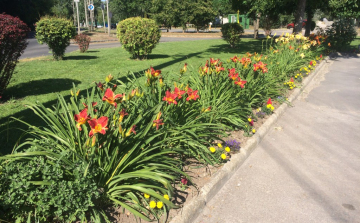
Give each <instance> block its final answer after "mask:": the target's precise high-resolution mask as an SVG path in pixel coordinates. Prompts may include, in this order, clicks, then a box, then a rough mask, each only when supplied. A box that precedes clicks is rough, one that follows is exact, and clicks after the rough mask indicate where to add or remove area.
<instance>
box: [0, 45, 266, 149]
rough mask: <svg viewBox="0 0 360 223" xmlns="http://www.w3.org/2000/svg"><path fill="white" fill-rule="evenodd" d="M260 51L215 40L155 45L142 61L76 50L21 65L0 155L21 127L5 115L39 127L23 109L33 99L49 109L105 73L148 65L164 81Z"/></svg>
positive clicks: (120, 52)
mask: <svg viewBox="0 0 360 223" xmlns="http://www.w3.org/2000/svg"><path fill="white" fill-rule="evenodd" d="M261 49H262V41H259V40H253V39H243V40H242V43H241V44H240V45H239V46H238V47H237V48H230V47H229V46H228V45H227V43H226V42H225V41H223V40H221V39H216V40H198V41H184V42H166V43H160V44H159V45H158V46H157V47H156V48H155V49H154V50H153V52H152V54H151V55H150V56H149V57H148V59H147V60H132V59H130V54H129V53H128V52H126V51H125V50H124V49H122V48H110V49H96V50H89V51H88V52H87V53H83V54H81V53H79V52H78V51H77V52H73V53H69V54H66V55H65V58H64V60H63V61H53V60H52V59H51V57H46V58H42V59H40V60H32V61H27V62H25V61H21V62H19V63H18V65H17V67H16V70H15V73H14V75H13V78H12V80H11V83H10V85H9V87H8V89H7V90H6V92H5V95H4V98H5V99H6V101H5V102H3V103H2V104H0V131H2V132H1V134H0V145H1V149H0V153H3V154H6V153H9V152H11V150H12V147H13V146H14V145H15V143H16V140H17V139H18V138H19V136H20V135H21V131H20V130H18V128H24V126H23V125H21V124H20V123H18V122H13V121H11V119H10V117H12V116H13V117H16V118H19V119H22V120H24V121H26V122H29V123H31V124H34V125H42V123H41V121H40V120H39V119H38V118H37V117H36V116H35V115H34V114H33V112H32V111H31V110H29V109H27V108H26V107H25V105H26V104H28V103H29V102H36V101H38V102H40V103H43V104H44V105H45V106H46V107H51V106H53V105H54V104H55V103H56V101H57V95H58V94H62V95H64V96H67V97H69V94H70V89H71V88H72V83H75V85H76V87H77V88H78V89H81V90H82V93H83V94H85V93H86V89H90V88H91V87H92V86H95V84H94V82H95V81H96V82H99V81H102V82H104V79H105V76H107V75H109V74H112V75H113V76H114V77H115V78H118V79H121V80H123V81H125V80H126V76H127V75H128V74H129V72H134V73H135V74H137V75H139V76H141V75H143V73H144V71H145V70H147V69H148V68H149V67H150V66H153V67H154V68H155V69H160V70H162V74H163V76H164V77H165V78H166V73H168V72H178V71H179V70H180V68H182V67H183V65H184V63H188V64H189V69H196V70H197V69H198V67H199V66H200V65H202V66H204V64H205V62H206V60H207V59H209V58H210V57H213V58H220V59H222V60H227V59H229V58H230V57H232V56H234V55H236V54H238V55H239V54H243V53H246V52H248V51H249V52H261ZM9 121H10V122H9Z"/></svg>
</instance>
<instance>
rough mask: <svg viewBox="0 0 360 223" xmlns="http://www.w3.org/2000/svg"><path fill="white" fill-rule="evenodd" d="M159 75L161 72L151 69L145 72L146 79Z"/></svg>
mask: <svg viewBox="0 0 360 223" xmlns="http://www.w3.org/2000/svg"><path fill="white" fill-rule="evenodd" d="M160 74H161V70H155V69H154V68H153V67H150V69H148V70H147V71H146V72H145V75H146V77H147V78H156V77H158V76H161V75H160Z"/></svg>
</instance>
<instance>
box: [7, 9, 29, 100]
mask: <svg viewBox="0 0 360 223" xmlns="http://www.w3.org/2000/svg"><path fill="white" fill-rule="evenodd" d="M29 31H30V29H29V27H28V26H27V25H26V24H25V23H24V22H23V21H21V20H20V19H19V18H17V17H12V16H10V15H6V14H4V13H3V14H0V98H1V96H2V94H3V92H4V91H5V89H6V87H7V86H8V84H9V82H10V79H11V77H12V74H13V72H14V69H15V66H16V64H17V62H18V60H19V58H20V56H21V54H22V53H23V52H24V50H25V48H26V47H27V45H28V43H27V41H26V36H27V33H28V32H29Z"/></svg>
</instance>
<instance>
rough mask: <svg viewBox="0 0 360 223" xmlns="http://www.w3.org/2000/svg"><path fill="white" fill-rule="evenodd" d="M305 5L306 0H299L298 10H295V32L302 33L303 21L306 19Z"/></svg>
mask: <svg viewBox="0 0 360 223" xmlns="http://www.w3.org/2000/svg"><path fill="white" fill-rule="evenodd" d="M305 6H306V0H298V2H297V8H296V12H295V22H294V29H293V33H301V30H302V23H303V20H304V12H305Z"/></svg>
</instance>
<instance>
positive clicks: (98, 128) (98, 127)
mask: <svg viewBox="0 0 360 223" xmlns="http://www.w3.org/2000/svg"><path fill="white" fill-rule="evenodd" d="M88 123H89V125H90V127H91V131H90V132H89V137H92V136H93V135H94V134H96V133H101V134H103V135H105V133H106V130H108V127H107V124H108V117H106V116H102V117H100V118H99V119H96V118H93V119H91V120H89V121H88Z"/></svg>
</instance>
